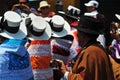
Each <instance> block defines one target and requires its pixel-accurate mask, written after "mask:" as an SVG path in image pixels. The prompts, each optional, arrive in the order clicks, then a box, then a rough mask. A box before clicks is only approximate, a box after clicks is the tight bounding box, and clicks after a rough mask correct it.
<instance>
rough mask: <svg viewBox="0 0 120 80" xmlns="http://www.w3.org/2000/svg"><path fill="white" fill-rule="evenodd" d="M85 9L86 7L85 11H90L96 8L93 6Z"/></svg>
mask: <svg viewBox="0 0 120 80" xmlns="http://www.w3.org/2000/svg"><path fill="white" fill-rule="evenodd" d="M86 9H87V12H92V11H95V10H96V8H95V7H93V6H89V7H86Z"/></svg>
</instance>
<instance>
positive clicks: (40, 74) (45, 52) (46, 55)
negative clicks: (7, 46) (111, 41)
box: [28, 40, 53, 80]
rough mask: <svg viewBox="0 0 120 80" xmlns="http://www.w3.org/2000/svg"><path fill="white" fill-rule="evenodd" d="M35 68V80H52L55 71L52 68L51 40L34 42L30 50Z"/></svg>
mask: <svg viewBox="0 0 120 80" xmlns="http://www.w3.org/2000/svg"><path fill="white" fill-rule="evenodd" d="M28 52H29V53H30V59H31V64H32V68H33V74H34V80H52V79H53V70H52V69H51V68H50V61H51V59H52V56H51V45H50V40H33V41H31V43H30V46H29V48H28Z"/></svg>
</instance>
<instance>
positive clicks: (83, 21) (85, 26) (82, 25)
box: [77, 16, 105, 35]
mask: <svg viewBox="0 0 120 80" xmlns="http://www.w3.org/2000/svg"><path fill="white" fill-rule="evenodd" d="M104 28H105V26H103V23H102V22H101V21H100V20H97V19H95V18H93V17H90V16H81V17H80V22H79V24H78V28H77V29H78V30H79V31H82V32H85V33H89V34H97V35H98V34H101V33H102V32H103V30H104Z"/></svg>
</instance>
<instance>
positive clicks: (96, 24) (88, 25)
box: [57, 16, 114, 80]
mask: <svg viewBox="0 0 120 80" xmlns="http://www.w3.org/2000/svg"><path fill="white" fill-rule="evenodd" d="M76 28H77V30H78V41H79V45H80V46H81V47H82V51H81V52H80V53H79V54H78V56H77V58H76V59H75V61H72V62H74V63H72V64H73V68H72V72H68V71H67V68H66V66H65V65H64V63H63V62H62V61H60V60H57V61H58V62H60V63H61V67H60V71H61V73H62V74H64V77H63V78H65V80H114V77H113V71H112V68H111V63H110V60H109V57H108V53H107V52H106V50H105V49H104V47H103V46H102V45H101V44H100V43H99V42H98V41H96V38H97V37H98V36H99V34H100V33H101V32H103V29H104V26H103V24H102V21H101V20H98V19H95V18H93V17H90V16H81V17H80V23H79V25H78V26H77V27H76Z"/></svg>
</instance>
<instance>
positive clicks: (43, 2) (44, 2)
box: [40, 1, 49, 8]
mask: <svg viewBox="0 0 120 80" xmlns="http://www.w3.org/2000/svg"><path fill="white" fill-rule="evenodd" d="M45 6H49V4H48V2H47V1H41V2H40V8H41V7H45Z"/></svg>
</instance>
